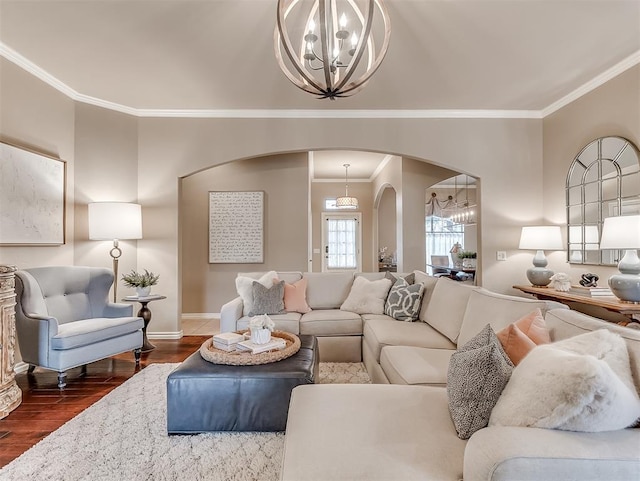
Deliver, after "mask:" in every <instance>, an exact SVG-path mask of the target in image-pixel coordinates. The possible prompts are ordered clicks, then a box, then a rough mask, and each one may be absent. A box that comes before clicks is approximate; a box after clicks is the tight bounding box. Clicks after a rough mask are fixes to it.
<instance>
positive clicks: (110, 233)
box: [89, 202, 142, 302]
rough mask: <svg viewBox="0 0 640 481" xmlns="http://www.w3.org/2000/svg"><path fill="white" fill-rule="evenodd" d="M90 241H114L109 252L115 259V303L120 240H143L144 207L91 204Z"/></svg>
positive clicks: (105, 203)
mask: <svg viewBox="0 0 640 481" xmlns="http://www.w3.org/2000/svg"><path fill="white" fill-rule="evenodd" d="M89 239H91V240H113V248H112V249H111V251H110V252H109V254H110V255H111V258H112V259H113V275H114V277H115V280H114V283H113V302H116V299H117V291H118V259H119V258H120V256H121V255H122V250H120V247H119V245H118V241H119V240H126V239H142V206H141V205H140V204H131V203H128V202H92V203H90V204H89Z"/></svg>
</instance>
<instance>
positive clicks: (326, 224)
mask: <svg viewBox="0 0 640 481" xmlns="http://www.w3.org/2000/svg"><path fill="white" fill-rule="evenodd" d="M361 217H362V214H361V213H360V212H350V213H329V212H324V213H323V214H322V246H323V256H322V271H323V272H330V271H352V272H360V271H361V270H362V240H361V239H362V228H361Z"/></svg>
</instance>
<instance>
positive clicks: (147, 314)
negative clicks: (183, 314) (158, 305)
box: [122, 295, 166, 352]
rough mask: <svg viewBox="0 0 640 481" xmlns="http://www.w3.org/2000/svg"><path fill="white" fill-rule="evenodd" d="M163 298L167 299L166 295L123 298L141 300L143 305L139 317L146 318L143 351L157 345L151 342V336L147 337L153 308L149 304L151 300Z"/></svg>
mask: <svg viewBox="0 0 640 481" xmlns="http://www.w3.org/2000/svg"><path fill="white" fill-rule="evenodd" d="M162 299H166V296H156V295H149V296H144V297H138V296H127V297H125V298H124V299H122V300H123V301H125V302H139V303H140V305H141V306H142V307H140V310H139V311H138V317H141V318H142V319H143V320H144V327H143V328H142V339H143V343H142V349H141V351H142V352H150V351H153V350H154V349H155V348H156V346H154V345H153V344H151V343H150V342H149V338H148V337H147V326H148V325H149V323H150V322H151V309H149V308H148V307H147V304H149V303H150V302H151V301H159V300H162Z"/></svg>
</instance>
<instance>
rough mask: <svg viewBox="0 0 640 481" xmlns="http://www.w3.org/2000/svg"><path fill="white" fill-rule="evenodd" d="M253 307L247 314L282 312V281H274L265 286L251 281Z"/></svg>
mask: <svg viewBox="0 0 640 481" xmlns="http://www.w3.org/2000/svg"><path fill="white" fill-rule="evenodd" d="M252 291H253V307H252V308H251V311H250V312H249V316H258V315H260V314H283V313H284V312H285V311H284V281H280V282H274V283H273V285H272V286H271V287H265V286H263V285H262V284H260V283H259V282H257V281H253V285H252Z"/></svg>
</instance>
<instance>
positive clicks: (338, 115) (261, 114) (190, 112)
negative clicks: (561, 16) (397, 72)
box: [0, 42, 640, 119]
mask: <svg viewBox="0 0 640 481" xmlns="http://www.w3.org/2000/svg"><path fill="white" fill-rule="evenodd" d="M0 56H2V57H4V58H5V59H7V60H9V61H10V62H12V63H14V64H15V65H17V66H18V67H20V68H22V69H23V70H26V71H27V72H29V73H30V74H31V75H33V76H35V77H37V78H39V79H40V80H42V81H43V82H45V83H46V84H48V85H50V86H51V87H53V88H55V89H56V90H58V91H59V92H61V93H63V94H64V95H66V96H67V97H69V98H70V99H72V100H75V101H77V102H82V103H85V104H89V105H94V106H96V107H101V108H105V109H109V110H113V111H116V112H121V113H124V114H128V115H132V116H134V117H141V118H158V117H159V118H219V119H543V118H544V117H546V116H547V115H550V114H552V113H553V112H555V111H557V110H558V109H560V108H562V107H564V106H565V105H567V104H569V103H571V102H573V101H574V100H576V99H578V98H580V97H582V96H583V95H585V94H587V93H589V92H590V91H592V90H594V89H595V88H597V87H599V86H600V85H602V84H604V83H605V82H607V81H608V80H610V79H612V78H614V77H615V76H617V75H619V74H621V73H622V72H624V71H625V70H627V69H629V68H631V67H633V66H635V65H637V64H638V63H640V50H638V51H637V52H635V53H634V54H632V55H630V56H629V57H627V58H626V59H624V60H622V61H621V62H619V63H618V64H616V65H614V66H613V67H612V68H610V69H609V70H607V71H606V72H603V73H602V74H600V75H598V76H597V77H595V78H594V79H593V80H591V81H589V82H587V83H585V84H584V85H582V86H580V87H579V88H577V89H576V90H574V91H573V92H571V93H569V94H568V95H566V96H564V97H563V98H561V99H560V100H558V101H556V102H554V103H552V104H551V105H549V106H548V107H545V108H544V109H542V110H490V109H433V110H346V109H345V110H297V109H229V110H224V109H138V108H134V107H129V106H127V105H122V104H118V103H115V102H110V101H107V100H103V99H99V98H96V97H91V96H89V95H85V94H81V93H79V92H78V91H76V90H74V89H72V88H71V87H69V86H68V85H67V84H65V83H64V82H62V81H61V80H59V79H58V78H56V77H54V76H53V75H51V74H50V73H48V72H47V71H46V70H44V69H43V68H41V67H39V66H38V65H36V64H35V63H33V62H32V61H30V60H29V59H27V58H26V57H24V56H22V55H21V54H19V53H18V52H16V51H15V50H13V49H12V48H11V47H9V46H8V45H6V44H4V43H3V42H0Z"/></svg>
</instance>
